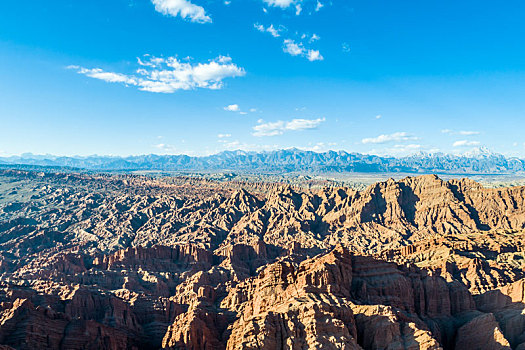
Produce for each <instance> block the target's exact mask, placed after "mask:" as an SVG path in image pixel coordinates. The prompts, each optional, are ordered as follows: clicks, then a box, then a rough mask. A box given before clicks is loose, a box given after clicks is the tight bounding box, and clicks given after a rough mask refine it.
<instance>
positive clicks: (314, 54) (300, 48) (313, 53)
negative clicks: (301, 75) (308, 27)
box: [283, 39, 324, 62]
mask: <svg viewBox="0 0 525 350" xmlns="http://www.w3.org/2000/svg"><path fill="white" fill-rule="evenodd" d="M283 51H284V52H286V53H288V54H290V55H292V56H302V57H306V58H307V59H308V60H309V61H310V62H313V61H322V60H324V57H323V56H322V55H321V53H320V52H319V51H318V50H307V49H306V48H305V47H304V45H303V43H301V42H299V43H296V42H295V41H294V40H292V39H285V40H284V42H283Z"/></svg>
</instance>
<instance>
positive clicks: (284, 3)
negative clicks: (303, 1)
mask: <svg viewBox="0 0 525 350" xmlns="http://www.w3.org/2000/svg"><path fill="white" fill-rule="evenodd" d="M263 1H264V2H265V3H266V4H268V5H270V6H275V7H280V8H287V7H289V6H290V5H292V4H293V3H295V1H294V0H263Z"/></svg>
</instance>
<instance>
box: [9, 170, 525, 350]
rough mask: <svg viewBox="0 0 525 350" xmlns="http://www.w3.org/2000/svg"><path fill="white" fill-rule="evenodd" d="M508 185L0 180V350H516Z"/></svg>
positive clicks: (523, 274)
mask: <svg viewBox="0 0 525 350" xmlns="http://www.w3.org/2000/svg"><path fill="white" fill-rule="evenodd" d="M524 238H525V187H517V186H516V187H504V188H485V187H483V186H482V185H480V184H479V183H477V182H475V181H473V180H470V179H451V180H448V181H444V180H442V179H440V178H439V177H438V176H435V175H422V176H417V177H406V178H404V179H401V180H398V181H395V180H393V179H389V180H386V181H380V182H377V183H375V184H373V185H371V186H368V187H367V188H366V189H363V190H358V189H355V188H351V187H336V186H327V187H322V188H307V187H302V186H293V185H290V184H286V183H277V182H250V181H246V182H239V181H236V182H233V181H232V182H227V181H226V182H225V181H221V182H218V181H213V180H209V179H200V178H192V177H182V176H181V177H148V176H138V175H115V174H103V173H75V172H53V171H28V170H12V169H4V170H0V344H2V345H0V348H1V349H196V350H197V349H392V350H393V349H451V350H456V349H457V350H461V349H487V350H489V349H519V350H523V349H525V251H524V245H525V241H524Z"/></svg>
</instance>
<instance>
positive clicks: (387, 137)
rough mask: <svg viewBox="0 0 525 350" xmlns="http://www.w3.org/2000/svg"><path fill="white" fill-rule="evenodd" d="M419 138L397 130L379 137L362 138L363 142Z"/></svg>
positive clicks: (385, 141)
mask: <svg viewBox="0 0 525 350" xmlns="http://www.w3.org/2000/svg"><path fill="white" fill-rule="evenodd" d="M410 140H417V137H415V136H413V135H410V134H408V133H406V132H395V133H393V134H383V135H379V136H377V137H369V138H364V139H362V140H361V142H362V143H364V144H367V143H387V142H393V141H396V142H400V141H410Z"/></svg>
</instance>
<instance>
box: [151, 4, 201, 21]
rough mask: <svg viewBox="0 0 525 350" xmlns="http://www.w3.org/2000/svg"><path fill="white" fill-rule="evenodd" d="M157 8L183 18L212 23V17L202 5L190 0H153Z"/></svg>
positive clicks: (159, 10) (169, 14)
mask: <svg viewBox="0 0 525 350" xmlns="http://www.w3.org/2000/svg"><path fill="white" fill-rule="evenodd" d="M151 2H152V3H153V5H155V10H156V11H158V12H160V13H162V14H164V15H168V16H173V17H177V16H180V17H182V18H183V19H186V20H189V21H191V22H196V23H211V18H210V16H208V15H207V14H206V11H205V10H204V8H203V7H202V6H198V5H195V4H193V3H191V2H190V1H188V0H151Z"/></svg>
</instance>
